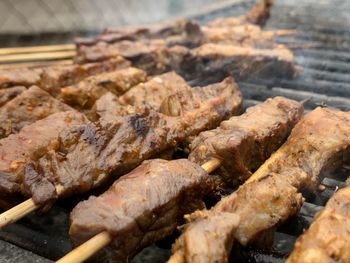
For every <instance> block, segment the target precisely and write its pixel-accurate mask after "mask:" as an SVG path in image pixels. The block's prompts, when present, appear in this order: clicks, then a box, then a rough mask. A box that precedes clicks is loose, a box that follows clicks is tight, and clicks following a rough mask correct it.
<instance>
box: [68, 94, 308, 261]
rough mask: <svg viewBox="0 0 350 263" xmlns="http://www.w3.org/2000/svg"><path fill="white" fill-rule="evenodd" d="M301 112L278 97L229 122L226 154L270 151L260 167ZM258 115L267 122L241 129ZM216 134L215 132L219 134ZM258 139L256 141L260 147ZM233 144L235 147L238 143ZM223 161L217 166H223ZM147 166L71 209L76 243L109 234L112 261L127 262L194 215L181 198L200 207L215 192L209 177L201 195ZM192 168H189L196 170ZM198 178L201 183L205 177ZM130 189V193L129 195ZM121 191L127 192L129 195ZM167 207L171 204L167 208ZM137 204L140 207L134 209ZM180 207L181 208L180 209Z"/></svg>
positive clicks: (180, 179) (188, 185)
mask: <svg viewBox="0 0 350 263" xmlns="http://www.w3.org/2000/svg"><path fill="white" fill-rule="evenodd" d="M302 108H303V106H302V104H301V103H298V102H296V101H292V100H288V99H285V98H281V97H276V98H274V99H269V100H267V101H266V102H264V103H262V104H261V105H258V106H255V107H252V108H250V110H248V112H247V113H245V114H243V115H242V116H239V117H234V118H233V119H230V120H229V121H227V122H229V123H231V128H232V130H231V136H230V138H231V142H232V143H231V144H229V145H228V148H230V149H228V151H229V150H232V151H237V152H242V153H244V150H243V149H244V147H247V148H248V149H250V150H253V151H256V152H259V151H261V150H266V152H265V153H264V154H263V155H261V157H259V158H258V159H257V160H256V161H255V162H257V163H259V162H260V163H262V162H263V161H264V158H265V159H266V158H268V156H269V155H270V154H271V153H272V151H273V150H276V149H277V148H278V147H279V146H280V145H281V143H282V142H283V140H284V139H285V138H286V136H287V134H288V133H289V132H290V130H291V129H292V127H293V126H294V125H295V123H296V122H297V121H298V119H299V118H300V117H301V115H302ZM257 114H260V115H261V118H265V121H260V122H258V123H257V124H256V125H255V126H254V128H253V129H251V128H249V127H248V125H246V126H244V125H241V126H239V123H240V122H241V121H242V122H245V123H248V120H247V119H250V122H253V121H254V119H256V115H257ZM227 122H226V121H224V122H223V123H222V125H221V126H227V124H228V123H227ZM233 123H236V124H237V127H234V125H233ZM222 131H223V130H222ZM213 132H217V130H214V131H213ZM243 134H246V137H247V138H251V139H248V140H242V137H244V136H243ZM263 137H264V138H263ZM218 139H219V138H218ZM236 139H237V140H236ZM254 139H257V142H258V143H256V142H255V141H254ZM233 142H236V144H234V143H233ZM264 143H265V144H267V143H269V144H270V147H266V146H265V145H264ZM260 148H261V149H260ZM213 157H214V160H219V159H216V157H219V158H221V157H225V158H228V159H227V160H226V161H227V162H235V163H237V165H238V164H239V163H240V162H241V160H240V159H229V158H230V156H217V155H216V156H212V155H210V154H208V159H210V158H213ZM244 157H245V158H246V159H247V161H246V165H247V169H250V168H254V166H252V165H251V164H249V162H251V161H250V159H251V158H250V156H248V155H247V154H243V157H242V158H244ZM158 162H160V161H159V160H153V161H151V163H152V164H153V163H158ZM163 162H164V164H163ZM172 162H175V161H172ZM181 162H184V163H186V165H188V163H189V162H188V161H185V160H182V161H181ZM209 162H210V160H209ZM221 162H222V161H219V163H221ZM161 164H162V167H163V166H164V165H165V161H162V162H161ZM148 165H149V161H147V162H146V163H144V164H143V165H141V166H139V167H138V168H136V169H135V170H134V171H132V172H131V173H129V174H128V175H126V176H123V177H121V178H120V179H119V180H117V181H116V182H115V183H114V185H113V186H112V187H111V188H110V189H109V190H108V191H107V192H105V193H104V194H102V195H101V196H99V197H97V198H96V197H91V198H90V199H89V200H87V201H84V202H82V203H80V204H79V205H78V206H77V207H76V208H75V209H74V210H73V212H72V214H71V228H70V235H71V237H72V239H73V240H74V242H75V243H76V244H80V243H82V242H84V241H86V240H87V239H89V238H90V237H92V236H94V235H95V234H97V233H99V232H101V231H103V230H105V231H108V233H109V234H110V235H111V239H112V240H113V244H112V246H113V248H114V250H113V252H111V253H112V255H113V259H111V260H121V261H125V260H128V259H129V258H130V257H131V256H132V255H134V254H135V253H136V252H137V251H138V250H139V249H141V248H142V247H144V246H145V245H147V244H150V243H153V242H155V241H156V240H159V239H161V238H162V237H164V236H166V235H168V234H170V233H171V232H172V231H173V230H174V229H175V227H176V225H178V224H179V223H180V221H181V220H180V221H179V219H181V215H182V214H183V212H184V211H183V210H182V209H185V210H192V211H193V209H194V208H195V206H194V205H192V204H193V203H192V202H188V201H187V199H185V200H184V201H185V202H184V203H183V201H180V200H183V199H182V197H181V193H182V192H186V195H187V194H188V195H190V196H192V198H193V199H192V200H193V202H197V201H198V200H200V198H201V197H202V194H203V192H204V193H205V192H210V191H211V190H213V184H214V186H215V185H216V183H215V182H214V181H213V180H212V177H209V176H207V177H205V181H202V183H201V189H202V190H201V191H198V190H194V189H192V188H191V184H190V182H188V183H184V180H183V178H182V177H180V176H178V175H177V177H173V174H174V172H171V171H169V172H168V174H169V176H170V178H169V180H168V179H167V175H166V174H165V173H163V171H162V173H161V175H162V177H160V178H159V175H156V174H158V173H157V172H156V171H157V168H156V167H157V166H158V165H159V164H157V166H155V165H154V166H155V167H154V168H153V169H152V171H150V169H148V167H149V166H148ZM192 165H193V164H191V165H188V166H189V167H192ZM166 166H168V168H167V169H170V170H171V169H172V168H171V167H172V165H170V163H167V164H166ZM145 167H147V169H145ZM174 167H175V166H174ZM183 169H184V168H182V166H181V165H178V166H176V169H175V170H176V172H178V173H179V172H181V173H182V170H183ZM237 176H238V175H237V174H232V177H237ZM157 177H158V178H157ZM198 177H199V178H200V177H201V176H198ZM210 178H211V179H210ZM140 185H142V187H140ZM158 185H159V187H158ZM131 187H132V189H133V190H132V191H131V190H130V189H131ZM123 189H125V194H124V190H123ZM127 189H128V190H127ZM126 190H127V191H126ZM131 193H132V196H131ZM164 202H165V203H166V204H167V205H164ZM179 202H180V203H179ZM136 204H137V206H135V205H136ZM160 204H162V205H160ZM178 207H181V208H182V209H181V210H179V209H178ZM157 211H159V212H157ZM88 214H90V215H94V216H93V217H92V216H87V215H88ZM236 219H237V218H236ZM112 222H113V223H112ZM158 222H159V223H158ZM125 235H131V236H133V238H126V236H125ZM131 236H130V237H131Z"/></svg>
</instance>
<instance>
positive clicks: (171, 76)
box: [119, 72, 191, 110]
mask: <svg viewBox="0 0 350 263" xmlns="http://www.w3.org/2000/svg"><path fill="white" fill-rule="evenodd" d="M190 89H191V87H190V86H189V85H188V84H187V83H186V81H185V80H184V79H183V78H182V77H181V76H179V75H177V74H176V73H175V72H169V73H165V74H162V75H160V76H155V77H153V78H152V79H150V80H149V81H147V82H145V83H140V84H139V85H137V86H135V87H133V88H132V89H130V90H128V91H127V92H126V93H125V94H124V95H122V96H121V97H120V98H119V101H120V102H121V103H122V104H125V105H133V106H147V107H149V108H151V109H154V110H159V106H160V105H161V103H162V101H163V100H164V99H165V98H166V97H167V96H170V95H171V94H173V93H176V92H178V91H183V90H190Z"/></svg>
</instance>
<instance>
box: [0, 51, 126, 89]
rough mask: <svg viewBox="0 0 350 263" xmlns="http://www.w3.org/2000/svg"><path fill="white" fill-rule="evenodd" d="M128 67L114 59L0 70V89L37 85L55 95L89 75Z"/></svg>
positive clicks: (118, 59) (120, 60) (121, 61)
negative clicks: (79, 63)
mask: <svg viewBox="0 0 350 263" xmlns="http://www.w3.org/2000/svg"><path fill="white" fill-rule="evenodd" d="M129 65H130V63H129V62H128V61H126V60H125V59H123V58H122V57H114V58H113V59H111V60H107V61H103V62H99V63H87V64H85V65H78V64H73V65H61V66H51V67H40V68H24V69H8V70H0V88H1V89H2V88H8V87H11V86H25V87H30V86H32V85H37V86H39V87H41V88H42V89H45V90H46V91H48V92H49V93H50V94H51V95H56V94H57V93H58V92H59V88H60V87H63V86H67V85H71V84H74V83H76V82H78V81H80V80H82V79H83V78H86V77H88V76H91V75H95V74H98V73H101V72H106V71H112V70H115V69H118V68H123V67H127V66H129Z"/></svg>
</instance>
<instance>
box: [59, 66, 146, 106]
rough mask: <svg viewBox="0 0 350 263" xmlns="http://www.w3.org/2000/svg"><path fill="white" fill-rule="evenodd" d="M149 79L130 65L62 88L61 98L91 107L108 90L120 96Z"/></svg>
mask: <svg viewBox="0 0 350 263" xmlns="http://www.w3.org/2000/svg"><path fill="white" fill-rule="evenodd" d="M146 80H147V74H146V73H145V72H144V71H142V70H140V69H137V68H133V67H128V68H124V69H119V70H115V71H112V72H107V73H101V74H98V75H95V76H91V77H88V78H86V79H83V80H82V81H80V82H78V83H77V84H75V85H72V86H68V87H64V88H61V91H60V98H61V99H62V100H63V101H64V102H65V103H67V104H69V105H71V106H73V107H74V108H78V109H90V108H91V107H92V106H93V104H94V103H95V101H96V100H97V99H98V98H99V97H101V96H102V95H103V94H105V93H107V92H108V91H110V92H112V93H113V94H116V95H118V96H120V95H122V94H124V93H125V92H126V91H128V90H129V89H130V88H132V87H133V86H135V85H137V84H139V83H141V82H144V81H146Z"/></svg>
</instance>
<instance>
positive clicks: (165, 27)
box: [75, 19, 201, 46]
mask: <svg viewBox="0 0 350 263" xmlns="http://www.w3.org/2000/svg"><path fill="white" fill-rule="evenodd" d="M164 38H168V39H169V41H170V40H173V44H176V43H181V44H183V45H193V44H195V43H196V42H198V41H200V40H201V30H200V26H199V25H198V24H197V23H196V22H194V21H191V20H188V19H179V20H176V21H174V22H173V21H172V22H167V23H161V24H155V25H147V26H139V27H124V28H109V29H107V30H106V31H105V32H104V33H102V34H100V35H98V36H97V37H92V38H77V39H75V43H76V44H77V46H82V45H88V46H89V45H94V44H96V43H98V42H106V43H115V42H120V41H123V40H129V41H140V40H146V39H164Z"/></svg>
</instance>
